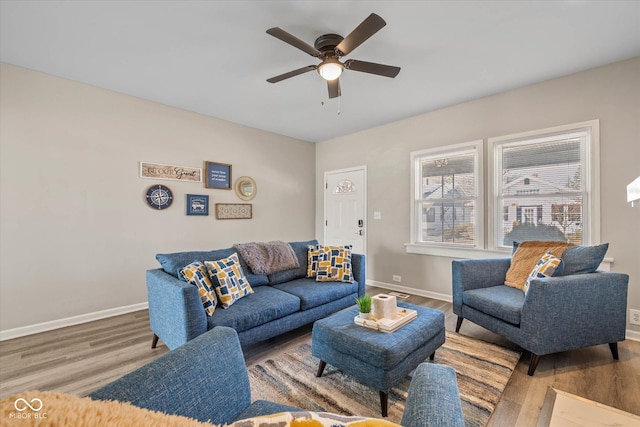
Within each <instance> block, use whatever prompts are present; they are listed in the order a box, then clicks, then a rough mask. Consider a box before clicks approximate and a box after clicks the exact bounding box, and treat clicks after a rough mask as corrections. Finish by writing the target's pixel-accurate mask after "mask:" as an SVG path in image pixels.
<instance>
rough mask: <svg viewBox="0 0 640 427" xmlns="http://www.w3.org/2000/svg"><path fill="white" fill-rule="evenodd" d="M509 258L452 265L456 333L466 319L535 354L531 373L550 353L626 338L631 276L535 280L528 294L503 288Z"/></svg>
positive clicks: (612, 344) (613, 351) (615, 346)
mask: <svg viewBox="0 0 640 427" xmlns="http://www.w3.org/2000/svg"><path fill="white" fill-rule="evenodd" d="M510 265H511V258H491V259H466V260H454V261H453V262H452V280H453V312H454V313H455V314H457V315H458V322H457V325H456V332H458V331H459V330H460V327H461V325H462V321H463V319H468V320H470V321H472V322H474V323H476V324H478V325H480V326H482V327H484V328H486V329H488V330H490V331H492V332H494V333H496V334H499V335H502V336H504V337H505V338H507V339H508V340H510V341H512V342H514V343H515V344H517V345H519V346H520V347H522V348H523V349H525V350H527V351H529V352H531V361H530V364H529V371H528V374H529V375H533V373H534V372H535V370H536V367H537V365H538V362H539V361H540V357H541V356H544V355H546V354H551V353H557V352H561V351H567V350H573V349H578V348H584V347H589V346H594V345H599V344H609V347H610V349H611V354H612V355H613V358H614V359H616V360H617V359H618V341H623V340H624V339H625V328H626V312H627V287H628V283H629V276H628V275H626V274H622V273H613V272H604V271H596V272H595V273H588V274H573V275H569V276H559V277H545V278H538V279H532V280H531V282H530V287H529V290H528V292H527V294H526V295H525V293H524V292H522V291H521V290H519V289H516V288H512V287H509V286H505V285H504V281H505V276H506V273H507V270H508V269H509V266H510Z"/></svg>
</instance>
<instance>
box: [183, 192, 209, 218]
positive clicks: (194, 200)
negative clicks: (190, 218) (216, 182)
mask: <svg viewBox="0 0 640 427" xmlns="http://www.w3.org/2000/svg"><path fill="white" fill-rule="evenodd" d="M187 215H200V216H208V215H209V196H206V195H201V194H187Z"/></svg>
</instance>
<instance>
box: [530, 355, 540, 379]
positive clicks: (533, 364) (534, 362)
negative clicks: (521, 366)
mask: <svg viewBox="0 0 640 427" xmlns="http://www.w3.org/2000/svg"><path fill="white" fill-rule="evenodd" d="M539 361H540V356H538V355H537V354H533V353H531V362H529V372H527V374H529V376H530V377H532V376H533V373H534V372H535V371H536V368H537V367H538V362H539Z"/></svg>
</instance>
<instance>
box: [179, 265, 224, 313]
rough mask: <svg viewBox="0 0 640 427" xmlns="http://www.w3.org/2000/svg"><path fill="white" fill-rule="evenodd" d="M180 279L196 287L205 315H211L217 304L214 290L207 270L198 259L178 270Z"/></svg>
mask: <svg viewBox="0 0 640 427" xmlns="http://www.w3.org/2000/svg"><path fill="white" fill-rule="evenodd" d="M180 276H181V277H182V279H183V280H184V281H185V282H187V283H191V284H192V285H194V286H195V287H196V288H198V294H199V295H200V300H201V301H202V306H203V307H204V312H205V313H206V314H207V316H211V315H212V314H213V313H214V311H215V309H216V305H218V299H217V298H216V290H215V289H214V286H213V284H212V283H211V279H209V272H208V271H207V268H206V267H205V266H204V264H203V263H201V262H200V261H196V262H193V263H191V264H189V265H187V266H186V267H184V268H182V269H181V270H180Z"/></svg>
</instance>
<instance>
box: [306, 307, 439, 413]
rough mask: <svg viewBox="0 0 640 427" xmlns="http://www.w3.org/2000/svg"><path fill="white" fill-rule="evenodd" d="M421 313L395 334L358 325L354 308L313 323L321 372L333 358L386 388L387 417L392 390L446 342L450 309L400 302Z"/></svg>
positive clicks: (367, 381) (382, 398)
mask: <svg viewBox="0 0 640 427" xmlns="http://www.w3.org/2000/svg"><path fill="white" fill-rule="evenodd" d="M398 307H402V308H409V309H412V310H416V311H417V312H418V317H417V318H415V319H414V320H412V321H411V322H409V323H407V324H406V325H404V326H403V327H401V328H400V329H398V330H396V331H394V332H392V333H384V332H380V331H377V330H374V329H369V328H365V327H362V326H359V325H356V324H355V323H354V321H353V318H354V317H356V316H357V315H358V308H357V307H353V308H350V309H347V310H344V311H341V312H338V313H336V314H334V315H331V316H329V317H327V318H325V319H321V320H318V321H316V322H315V323H314V324H313V331H312V334H311V337H312V342H311V347H312V353H313V355H314V356H315V357H317V358H319V359H320V366H319V367H318V372H317V374H316V376H317V377H320V376H322V372H323V371H324V368H325V366H326V364H327V363H329V364H331V365H332V366H334V367H336V368H338V369H340V370H341V371H342V372H344V373H346V374H349V375H351V376H353V377H355V378H356V379H357V380H358V381H360V382H362V383H364V384H367V385H369V386H371V387H374V388H375V389H377V390H380V407H381V409H382V416H383V417H386V416H387V408H388V401H389V391H390V390H391V388H392V387H393V386H395V385H396V384H398V383H399V382H400V380H402V379H403V378H405V377H406V376H407V375H408V374H409V372H411V371H412V370H413V369H415V368H416V367H417V366H418V365H419V364H420V363H421V362H423V361H425V360H426V358H427V357H430V358H431V360H433V357H434V355H435V351H436V349H437V348H438V347H440V346H441V345H442V344H444V340H445V333H444V313H443V312H442V311H440V310H435V309H432V308H427V307H420V306H417V305H413V304H407V303H402V302H399V303H398Z"/></svg>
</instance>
